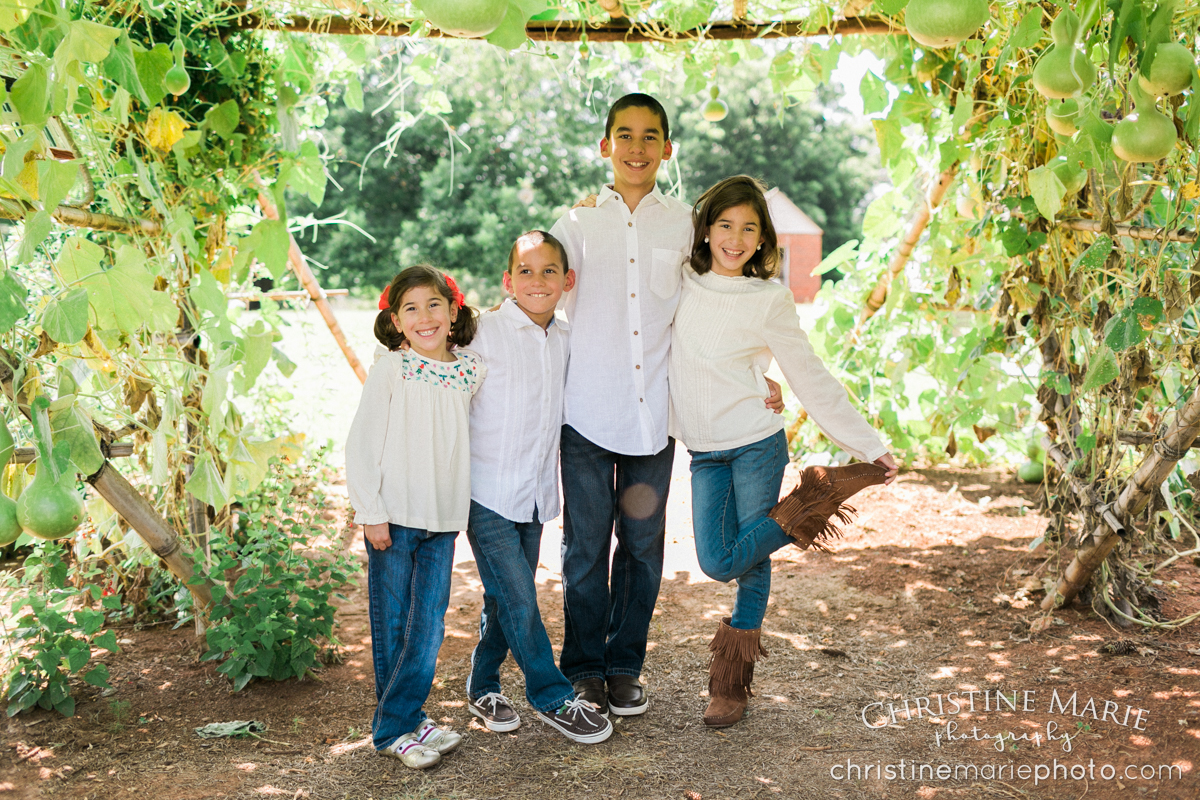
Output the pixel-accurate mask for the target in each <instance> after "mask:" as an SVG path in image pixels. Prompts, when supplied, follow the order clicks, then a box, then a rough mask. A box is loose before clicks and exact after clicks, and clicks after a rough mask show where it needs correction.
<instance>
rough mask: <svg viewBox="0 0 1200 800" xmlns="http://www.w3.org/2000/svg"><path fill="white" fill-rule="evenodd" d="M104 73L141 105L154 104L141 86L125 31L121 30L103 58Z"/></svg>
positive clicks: (131, 48)
mask: <svg viewBox="0 0 1200 800" xmlns="http://www.w3.org/2000/svg"><path fill="white" fill-rule="evenodd" d="M104 75H105V77H107V78H108V79H109V80H110V81H112V82H113V83H115V84H116V85H117V86H119V87H121V88H122V89H124V90H125V91H127V92H129V94H131V95H133V96H134V97H136V98H137V99H138V100H139V101H140V102H141V103H142V105H144V106H146V107H147V108H149V107H150V106H152V105H154V104H153V103H151V102H150V98H149V97H147V96H146V90H145V89H144V88H143V87H142V79H141V77H140V76H139V75H138V65H137V58H136V57H135V55H134V50H133V44H132V43H131V42H130V40H129V33H128V32H127V31H121V36H120V37H119V38H118V39H117V41H116V43H115V44H113V47H112V50H110V51H109V53H108V58H106V59H104Z"/></svg>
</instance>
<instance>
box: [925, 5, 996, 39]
mask: <svg viewBox="0 0 1200 800" xmlns="http://www.w3.org/2000/svg"><path fill="white" fill-rule="evenodd" d="M990 16H991V12H989V11H988V4H987V0H911V2H910V3H909V4H908V7H907V9H906V10H905V12H904V27H905V28H907V29H908V35H909V36H911V37H912V38H913V39H915V40H916V41H917V42H919V43H920V44H923V45H925V46H926V47H934V48H939V47H949V46H951V45H954V44H958V43H959V42H961V41H962V40H963V39H966V38H967V37H969V36H970V35H971V34H972V33H974V32H975V31H977V30H979V29H980V28H981V27H982V26H983V24H984V23H985V22H987V21H988V19H989V17H990Z"/></svg>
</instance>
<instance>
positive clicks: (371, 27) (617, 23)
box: [233, 13, 905, 43]
mask: <svg viewBox="0 0 1200 800" xmlns="http://www.w3.org/2000/svg"><path fill="white" fill-rule="evenodd" d="M233 26H234V27H237V28H241V29H243V30H280V31H291V32H292V33H316V34H336V35H338V36H396V37H403V36H411V35H412V32H413V26H412V25H410V24H408V23H403V22H395V21H392V20H389V19H385V18H382V17H373V16H365V15H360V16H329V17H305V16H293V15H289V16H285V17H278V18H276V17H265V16H263V15H261V14H258V13H248V14H244V15H242V16H240V17H238V18H237V19H236V20H235V21H234V22H233ZM890 33H895V34H903V33H905V29H904V28H902V27H899V26H897V25H896V24H895V23H893V22H892V21H891V20H889V19H887V18H885V17H871V16H867V17H852V18H850V19H841V20H835V21H834V22H832V23H831V24H829V25H822V26H820V27H818V28H812V29H810V28H809V27H808V23H807V22H805V21H803V20H799V21H797V20H787V21H783V22H752V21H749V20H730V21H728V22H713V23H710V24H709V25H708V26H707V27H704V28H696V29H693V30H688V31H673V30H670V29H668V28H665V27H659V26H657V25H648V24H645V23H641V22H630V21H629V20H625V19H610V20H609V21H607V22H604V23H600V24H598V25H589V24H588V23H587V22H583V21H580V20H530V21H529V23H528V24H527V25H526V26H525V34H526V35H527V36H528V37H529V38H530V39H532V40H534V41H535V42H578V41H579V40H580V39H581V38H583V36H584V35H586V36H587V40H588V41H589V42H627V43H632V42H691V41H697V40H700V39H715V40H721V41H728V40H736V39H795V38H802V37H810V36H847V35H880V34H890ZM424 35H425V36H426V37H428V38H453V37H449V36H447V35H446V34H444V33H442V32H441V31H440V30H437V29H436V28H432V29H429V30H427V31H426V32H425V34H424Z"/></svg>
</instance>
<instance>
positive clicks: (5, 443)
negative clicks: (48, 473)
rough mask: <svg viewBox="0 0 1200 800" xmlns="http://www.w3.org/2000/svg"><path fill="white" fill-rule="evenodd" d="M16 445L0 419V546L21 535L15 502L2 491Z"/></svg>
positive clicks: (13, 540)
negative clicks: (5, 471)
mask: <svg viewBox="0 0 1200 800" xmlns="http://www.w3.org/2000/svg"><path fill="white" fill-rule="evenodd" d="M15 449H16V445H15V444H14V443H13V438H12V434H11V433H9V432H8V425H6V424H5V423H4V420H3V419H0V546H4V545H6V544H12V543H13V542H15V541H16V540H17V537H18V536H20V535H21V523H19V522H17V504H16V503H15V502H14V501H13V500H12V499H11V498H10V497H9V496H8V495H6V494H5V493H4V487H3V485H2V481H3V477H4V470H5V469H6V468H7V467H8V462H9V461H10V460H11V459H12V455H13V451H14V450H15Z"/></svg>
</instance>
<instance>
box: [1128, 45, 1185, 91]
mask: <svg viewBox="0 0 1200 800" xmlns="http://www.w3.org/2000/svg"><path fill="white" fill-rule="evenodd" d="M1195 74H1196V57H1195V56H1193V55H1192V51H1191V50H1188V49H1187V48H1186V47H1184V46H1183V45H1181V44H1178V43H1177V42H1166V43H1164V44H1160V45H1159V46H1158V49H1157V50H1156V51H1155V53H1154V62H1153V63H1152V64H1151V65H1150V74H1149V75H1145V74H1143V73H1141V72H1139V73H1138V85H1139V86H1141V87H1142V89H1143V90H1145V92H1146V93H1147V94H1152V95H1154V96H1156V97H1170V96H1172V95H1176V94H1179V93H1180V92H1182V91H1183V90H1184V89H1186V88H1188V87H1189V86H1191V85H1192V76H1194V75H1195Z"/></svg>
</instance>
